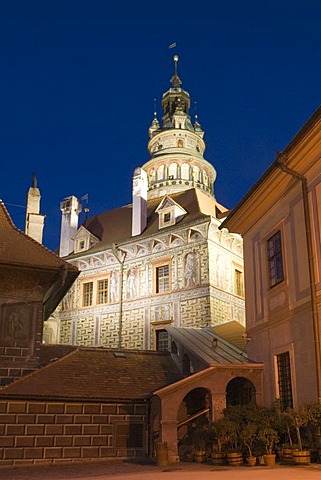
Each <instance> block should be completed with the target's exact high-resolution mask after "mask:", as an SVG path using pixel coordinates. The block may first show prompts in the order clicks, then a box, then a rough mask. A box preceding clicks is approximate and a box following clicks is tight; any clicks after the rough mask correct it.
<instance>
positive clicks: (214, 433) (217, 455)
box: [208, 417, 229, 465]
mask: <svg viewBox="0 0 321 480" xmlns="http://www.w3.org/2000/svg"><path fill="white" fill-rule="evenodd" d="M208 431H209V443H210V444H211V446H212V453H211V457H212V461H213V464H214V465H224V464H225V459H226V453H225V451H224V450H225V447H226V444H227V442H228V440H229V420H226V418H224V417H222V418H219V419H218V420H215V421H214V422H212V423H211V424H210V425H209V428H208Z"/></svg>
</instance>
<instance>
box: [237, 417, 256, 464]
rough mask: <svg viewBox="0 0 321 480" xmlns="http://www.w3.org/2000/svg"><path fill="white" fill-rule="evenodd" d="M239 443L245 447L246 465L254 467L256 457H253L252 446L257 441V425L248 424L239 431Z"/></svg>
mask: <svg viewBox="0 0 321 480" xmlns="http://www.w3.org/2000/svg"><path fill="white" fill-rule="evenodd" d="M241 441H242V443H243V445H244V446H245V448H246V450H247V453H248V455H247V456H246V461H247V463H248V465H250V466H254V465H255V464H256V456H255V455H254V450H253V448H254V445H255V442H256V441H257V425H256V424H255V423H248V424H247V425H245V426H244V428H243V429H242V431H241Z"/></svg>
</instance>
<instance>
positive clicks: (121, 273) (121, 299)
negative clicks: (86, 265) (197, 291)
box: [112, 244, 126, 348]
mask: <svg viewBox="0 0 321 480" xmlns="http://www.w3.org/2000/svg"><path fill="white" fill-rule="evenodd" d="M112 252H113V254H114V257H115V258H116V260H117V261H118V262H119V264H120V285H119V320H118V348H121V337H122V330H123V283H124V282H123V279H124V263H125V259H126V253H124V254H123V256H122V259H121V260H120V259H119V258H118V255H117V247H116V245H115V244H113V245H112Z"/></svg>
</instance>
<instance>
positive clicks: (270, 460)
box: [264, 453, 276, 467]
mask: <svg viewBox="0 0 321 480" xmlns="http://www.w3.org/2000/svg"><path fill="white" fill-rule="evenodd" d="M275 457H276V455H275V453H271V454H269V455H264V461H265V465H266V466H267V467H275Z"/></svg>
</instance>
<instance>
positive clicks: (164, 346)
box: [156, 330, 168, 352]
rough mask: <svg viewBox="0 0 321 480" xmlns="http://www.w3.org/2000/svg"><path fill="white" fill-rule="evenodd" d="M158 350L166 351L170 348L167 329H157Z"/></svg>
mask: <svg viewBox="0 0 321 480" xmlns="http://www.w3.org/2000/svg"><path fill="white" fill-rule="evenodd" d="M156 350H158V351H159V352H164V351H167V350H168V333H167V330H156Z"/></svg>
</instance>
